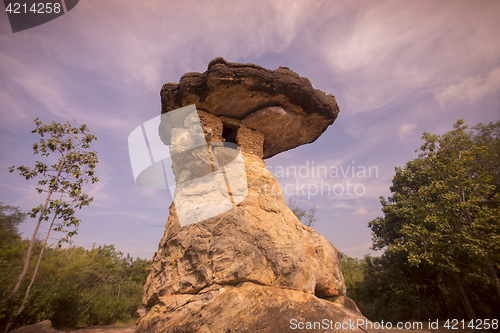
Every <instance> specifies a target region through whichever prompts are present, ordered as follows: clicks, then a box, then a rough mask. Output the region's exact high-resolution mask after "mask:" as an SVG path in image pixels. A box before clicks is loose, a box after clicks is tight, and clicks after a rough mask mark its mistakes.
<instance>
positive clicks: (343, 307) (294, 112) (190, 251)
mask: <svg viewBox="0 0 500 333" xmlns="http://www.w3.org/2000/svg"><path fill="white" fill-rule="evenodd" d="M256 71H257V72H259V73H261V74H256ZM259 75H260V76H259ZM283 76H285V77H290V78H288V79H283ZM287 80H288V81H287ZM290 82H293V83H294V84H296V86H294V87H295V88H294V89H295V90H294V92H292V93H291V92H289V91H288V90H290V89H291V88H292V86H293V84H292V83H290ZM271 83H272V84H271ZM287 85H288V86H287ZM161 95H162V112H169V111H170V110H172V109H174V108H176V107H180V106H185V104H186V103H196V107H197V108H198V116H199V119H200V122H201V124H202V127H203V134H204V136H205V139H206V141H207V146H208V147H210V146H211V145H212V144H213V143H224V142H232V143H235V144H237V145H238V146H239V147H240V148H241V156H242V158H243V162H244V170H245V172H244V176H246V183H247V185H248V187H247V191H246V193H245V197H244V199H243V200H242V201H238V203H237V204H235V202H236V201H233V206H232V207H230V209H228V210H227V211H225V212H223V213H221V214H219V215H217V216H214V217H211V218H208V219H205V220H203V221H201V222H198V223H194V224H191V225H187V226H181V223H180V222H179V221H180V219H179V216H178V214H177V210H176V208H175V205H174V204H172V205H171V206H170V215H169V217H168V220H167V223H166V227H165V232H164V235H163V238H162V239H161V241H160V245H159V248H158V251H157V252H156V254H155V255H154V257H153V260H152V267H151V271H150V275H149V277H148V280H147V282H146V285H145V287H144V295H143V303H144V305H145V306H146V308H147V312H146V314H145V315H144V316H143V317H141V319H140V320H139V322H138V326H137V332H287V331H290V330H291V329H290V325H291V324H290V323H291V321H292V320H297V321H309V322H313V321H321V320H323V319H325V320H330V321H332V322H334V323H335V322H339V323H342V322H348V321H349V320H351V321H355V320H357V319H364V317H363V316H362V314H361V313H360V312H359V310H358V309H357V307H356V305H355V304H354V302H352V301H351V300H349V299H348V298H347V297H346V287H345V283H344V278H343V276H342V264H341V254H340V252H339V251H338V250H337V249H335V247H334V246H333V245H332V244H331V243H330V242H329V241H328V240H327V239H326V238H324V237H323V236H321V235H320V234H318V233H316V232H315V231H314V230H313V229H312V228H309V227H307V226H305V225H303V224H302V223H301V222H300V221H299V220H298V219H297V217H296V216H295V215H294V214H293V212H292V211H291V210H290V209H288V208H287V207H286V204H285V200H284V197H283V193H282V191H281V188H280V185H279V183H278V182H277V181H276V179H274V177H273V175H272V174H271V172H269V171H268V170H267V169H266V167H265V163H264V161H263V158H265V157H269V156H272V155H274V154H275V153H278V152H280V151H283V150H286V149H289V148H292V147H294V146H297V145H299V144H304V143H307V142H310V141H311V140H313V139H315V138H317V137H318V136H319V135H320V134H321V133H322V132H323V131H324V130H325V129H326V127H327V126H328V125H329V124H330V123H332V122H333V120H334V119H335V117H336V115H337V112H338V107H337V104H336V103H335V99H334V98H333V96H331V95H326V94H324V93H322V92H320V91H318V90H315V89H313V88H312V87H311V85H310V83H309V81H308V80H307V79H303V78H300V77H299V76H298V75H296V74H295V73H293V72H291V71H290V70H288V69H279V70H276V71H269V70H265V69H263V68H261V67H258V66H255V65H248V64H231V63H227V62H225V61H224V60H221V59H215V60H213V61H212V62H211V63H210V65H209V69H208V70H207V72H205V73H203V74H199V73H194V74H193V73H190V74H186V75H185V76H184V77H183V79H181V82H180V83H179V84H178V85H177V84H170V85H169V84H167V85H165V86H164V87H163V89H162V92H161ZM298 96H300V97H298ZM252 99H255V102H254V103H253V104H252V103H251V101H252ZM242 100H246V102H241V101H242ZM249 101H250V102H249ZM249 104H250V106H249ZM311 105H314V106H313V107H311ZM318 119H319V120H318ZM278 124H279V127H280V128H279V129H276V127H277V125H278ZM162 126H166V125H165V124H160V129H159V132H160V135H161V134H162V133H165V132H166V131H168V129H166V128H164V127H162ZM300 126H305V127H306V128H307V131H310V133H313V135H312V136H311V134H309V136H303V135H302V134H301V133H302V132H301V131H300V130H299V129H300V128H301V127H300ZM281 127H283V128H285V130H284V131H282V133H285V135H284V137H281V136H280V135H277V134H276V132H278V131H281V130H282V128H281ZM273 128H274V130H273ZM287 129H289V130H290V132H286V131H287ZM292 133H295V134H294V135H292ZM172 140H174V141H175V140H176V139H175V138H173V137H163V141H164V142H168V143H170V141H172ZM289 141H291V142H289ZM215 147H217V145H215ZM208 149H209V150H210V148H208ZM212 154H215V155H216V150H214V151H213V152H212ZM200 155H201V154H200V152H198V151H196V152H195V153H193V154H192V155H189V156H188V157H185V156H182V158H179V159H178V161H177V162H175V161H173V166H172V167H173V171H174V173H175V177H176V179H177V180H183V179H185V177H186V174H188V178H189V177H193V175H194V174H197V176H200V175H201V174H203V173H204V172H205V173H206V172H207V171H206V170H205V171H204V172H200V168H199V167H198V164H196V163H195V162H186V161H191V160H193V161H196V160H204V161H205V162H204V163H205V165H210V162H209V161H208V160H209V158H204V159H200V157H199V156H200ZM210 156H213V155H210ZM211 158H212V157H210V159H211ZM173 160H175V159H174V158H173ZM222 160H224V158H222ZM224 163H225V162H224ZM224 163H222V164H224ZM188 164H192V165H194V167H192V168H189V167H186V166H187V165H188ZM207 168H208V167H207ZM207 168H206V169H207ZM212 168H213V163H212ZM186 169H191V170H192V171H189V170H186ZM208 169H209V168H208ZM189 179H191V178H189ZM206 187H210V186H209V185H207V186H206ZM180 188H181V190H179V191H185V189H183V188H182V186H180ZM228 188H229V187H228ZM191 189H196V190H195V191H194V192H196V191H198V193H199V194H200V195H199V196H196V193H193V194H192V195H191V196H185V198H186V199H185V200H181V201H178V202H177V203H176V205H177V204H178V203H179V204H181V205H189V202H190V200H195V201H200V200H210V195H209V194H208V193H209V190H207V188H204V187H203V185H202V184H197V186H195V187H192V188H190V190H191ZM229 192H231V191H229ZM199 207H202V206H200V205H199ZM195 214H198V213H197V212H195ZM320 331H321V330H320ZM326 331H332V330H331V329H328V330H326ZM341 331H342V332H358V331H359V332H362V330H361V329H351V328H348V329H342V330H341Z"/></svg>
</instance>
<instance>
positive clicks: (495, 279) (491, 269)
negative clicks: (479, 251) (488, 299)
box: [484, 258, 500, 302]
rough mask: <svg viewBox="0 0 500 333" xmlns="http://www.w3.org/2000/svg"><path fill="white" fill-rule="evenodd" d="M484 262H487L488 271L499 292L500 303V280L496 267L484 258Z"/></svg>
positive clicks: (499, 299) (499, 300)
mask: <svg viewBox="0 0 500 333" xmlns="http://www.w3.org/2000/svg"><path fill="white" fill-rule="evenodd" d="M484 261H485V262H486V266H488V271H489V273H490V276H491V278H492V279H493V282H494V284H495V290H496V292H497V298H498V302H500V279H498V275H497V272H496V271H495V267H493V265H492V264H491V262H490V261H489V260H488V259H487V258H484Z"/></svg>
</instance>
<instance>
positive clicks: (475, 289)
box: [357, 121, 500, 319]
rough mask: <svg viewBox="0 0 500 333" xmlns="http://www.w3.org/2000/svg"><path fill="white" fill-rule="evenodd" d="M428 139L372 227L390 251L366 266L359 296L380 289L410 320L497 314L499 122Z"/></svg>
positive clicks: (400, 171) (380, 245)
mask: <svg viewBox="0 0 500 333" xmlns="http://www.w3.org/2000/svg"><path fill="white" fill-rule="evenodd" d="M423 140H424V144H423V145H422V147H421V148H420V150H419V151H420V152H421V154H420V155H419V157H418V158H416V159H414V160H412V161H409V162H408V163H407V164H406V166H405V167H404V168H396V175H395V177H394V179H393V185H392V186H391V192H392V196H391V197H389V198H388V199H385V198H381V203H382V211H383V213H384V216H383V217H379V218H376V219H375V220H373V221H371V222H370V223H369V226H370V228H371V229H372V232H373V241H374V244H373V248H374V249H379V250H384V251H385V252H384V254H383V255H382V257H381V258H379V259H374V260H371V259H370V260H368V261H367V266H366V268H365V269H367V270H368V271H367V272H365V273H366V274H368V275H365V282H364V285H363V287H362V288H361V287H360V288H359V290H358V291H357V293H358V294H359V297H363V298H364V299H367V298H366V297H368V296H369V294H370V293H371V292H374V291H377V290H378V293H377V295H378V297H377V298H376V299H378V300H380V302H382V303H383V304H384V306H387V305H388V302H389V301H390V302H392V304H393V305H396V306H397V309H395V310H394V311H395V312H396V313H399V314H400V317H401V318H404V319H415V317H446V316H448V317H450V315H452V314H453V315H454V316H455V317H462V318H467V317H468V318H474V317H476V315H477V314H479V315H481V316H483V317H485V318H486V317H491V316H493V315H498V313H495V308H496V309H498V308H500V307H498V304H500V303H499V302H500V284H499V281H498V274H499V272H500V232H499V231H500V222H499V217H500V205H499V201H500V122H497V123H495V124H493V123H491V124H487V125H483V124H478V125H477V126H476V127H474V131H467V126H466V125H464V123H463V121H458V122H457V123H456V124H455V125H454V128H453V130H452V131H450V132H447V133H446V134H444V135H431V134H429V133H424V136H423ZM376 299H373V300H372V308H373V309H376V308H380V304H375V302H376ZM460 309H461V310H460ZM368 311H370V310H368ZM375 315H376V316H381V315H382V314H381V313H380V312H378V314H375Z"/></svg>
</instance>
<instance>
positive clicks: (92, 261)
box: [0, 205, 150, 328]
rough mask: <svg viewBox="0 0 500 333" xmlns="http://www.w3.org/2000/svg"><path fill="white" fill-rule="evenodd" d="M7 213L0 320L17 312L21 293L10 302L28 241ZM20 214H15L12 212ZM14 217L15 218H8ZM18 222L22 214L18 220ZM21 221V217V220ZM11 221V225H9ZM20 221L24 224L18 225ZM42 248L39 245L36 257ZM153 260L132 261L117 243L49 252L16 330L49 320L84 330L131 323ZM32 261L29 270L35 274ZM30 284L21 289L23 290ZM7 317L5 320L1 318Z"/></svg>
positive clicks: (0, 253)
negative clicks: (93, 326)
mask: <svg viewBox="0 0 500 333" xmlns="http://www.w3.org/2000/svg"><path fill="white" fill-rule="evenodd" d="M9 210H12V207H8V206H1V205H0V217H1V218H2V220H1V223H0V238H1V239H0V270H1V271H2V274H1V275H0V321H1V323H3V322H4V321H5V317H6V315H7V314H9V313H10V314H11V315H12V313H13V312H14V311H15V310H17V308H18V304H20V302H21V299H22V296H23V293H22V292H21V293H19V294H18V295H17V296H16V298H15V299H14V300H12V301H10V303H9V304H7V299H8V295H9V293H10V291H11V289H12V287H13V286H14V284H15V282H16V279H17V276H18V273H19V272H20V270H21V268H22V267H21V266H22V259H23V256H24V253H25V251H26V247H27V242H26V241H23V240H22V239H21V237H19V235H18V232H17V229H16V226H17V224H18V223H17V224H15V223H14V224H13V221H14V222H15V221H16V220H15V219H13V217H12V216H11V215H13V214H12V213H11V214H6V213H9ZM16 212H18V211H17V210H16V211H14V213H16ZM9 216H11V217H12V218H9ZM18 219H19V216H18ZM21 220H22V219H21ZM9 223H10V224H9ZM19 223H20V222H19ZM39 250H40V244H37V246H36V247H35V253H37V252H38V251H39ZM149 265H150V264H149V261H147V260H144V259H140V258H137V259H133V258H132V257H130V256H129V255H126V256H125V255H124V254H123V253H121V252H119V251H117V250H116V249H115V247H114V245H104V246H99V247H95V248H92V249H85V248H82V247H70V248H48V249H46V253H45V255H44V258H43V259H42V263H41V265H40V269H39V272H38V275H37V277H36V280H35V283H34V285H33V288H32V291H31V294H30V298H29V302H28V304H27V306H26V308H25V310H24V311H23V312H22V313H21V315H20V316H19V317H18V318H17V319H16V321H15V323H14V326H12V328H15V327H17V326H21V325H27V324H31V323H35V322H38V321H41V320H46V319H50V320H51V321H52V323H53V325H54V326H55V327H84V326H90V325H108V324H113V323H117V322H129V321H132V320H133V318H134V317H135V315H136V311H137V308H138V307H139V306H140V304H141V298H142V288H143V285H144V283H145V281H146V278H147V274H148V273H147V268H148V267H149ZM32 266H34V260H33V262H32V263H31V267H30V271H29V272H32V271H33V267H32ZM26 285H27V282H26V283H25V285H23V286H22V290H25V288H26ZM2 319H3V320H2ZM0 326H2V325H0Z"/></svg>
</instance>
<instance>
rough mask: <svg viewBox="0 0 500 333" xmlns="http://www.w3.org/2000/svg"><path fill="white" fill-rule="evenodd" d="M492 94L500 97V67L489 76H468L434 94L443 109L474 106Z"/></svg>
mask: <svg viewBox="0 0 500 333" xmlns="http://www.w3.org/2000/svg"><path fill="white" fill-rule="evenodd" d="M490 94H496V96H497V97H498V96H499V95H500V67H496V68H494V69H493V70H491V72H489V73H488V74H487V75H476V76H468V77H466V78H463V79H461V80H460V82H458V83H455V84H451V85H449V86H447V87H445V88H442V89H440V90H439V91H438V92H436V93H435V94H434V96H435V98H436V100H437V101H438V102H439V103H440V104H441V106H442V107H443V106H444V105H445V104H450V105H452V106H454V105H456V104H459V103H463V102H466V103H469V104H474V103H476V102H477V101H479V100H481V99H482V98H484V97H485V96H488V95H490Z"/></svg>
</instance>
